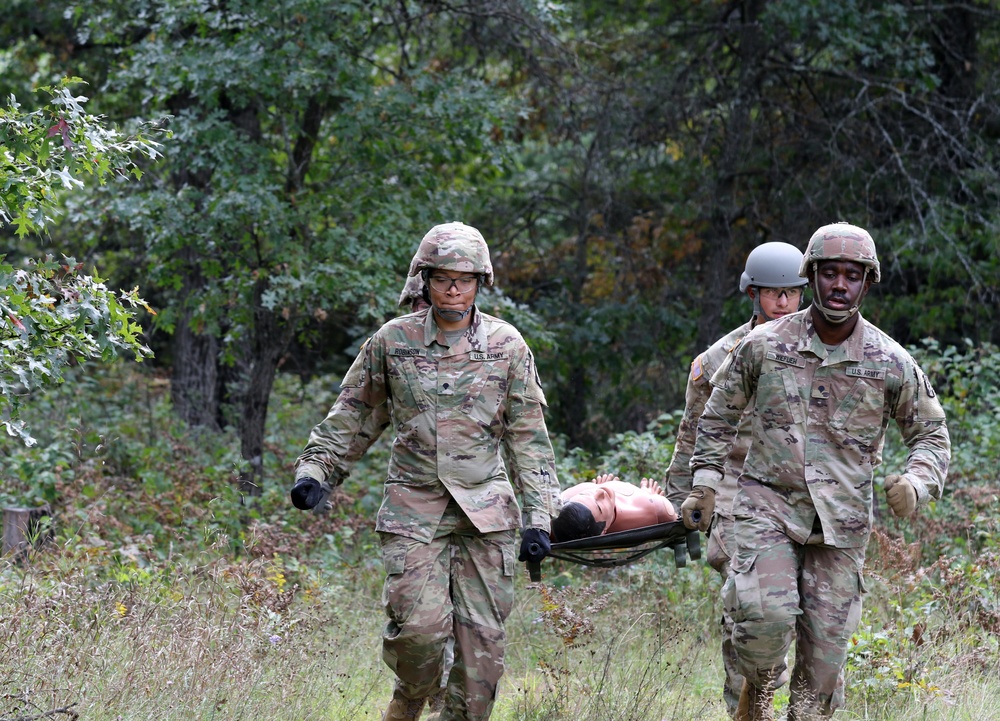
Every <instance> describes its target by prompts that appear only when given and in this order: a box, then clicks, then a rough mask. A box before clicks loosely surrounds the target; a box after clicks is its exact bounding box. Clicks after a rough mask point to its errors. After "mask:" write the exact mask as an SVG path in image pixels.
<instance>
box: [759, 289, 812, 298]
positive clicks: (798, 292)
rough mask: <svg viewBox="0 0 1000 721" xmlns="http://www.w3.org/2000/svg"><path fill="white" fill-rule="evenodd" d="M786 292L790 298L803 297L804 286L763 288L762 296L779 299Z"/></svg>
mask: <svg viewBox="0 0 1000 721" xmlns="http://www.w3.org/2000/svg"><path fill="white" fill-rule="evenodd" d="M782 294H784V295H785V297H786V298H788V300H798V299H799V298H801V297H802V288H761V289H760V297H761V298H767V299H768V300H777V299H778V298H780V297H781V295H782Z"/></svg>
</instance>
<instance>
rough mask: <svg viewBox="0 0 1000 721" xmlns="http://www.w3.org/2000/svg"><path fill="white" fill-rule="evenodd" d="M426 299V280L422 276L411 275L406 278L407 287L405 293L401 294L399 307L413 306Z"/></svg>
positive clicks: (404, 287)
mask: <svg viewBox="0 0 1000 721" xmlns="http://www.w3.org/2000/svg"><path fill="white" fill-rule="evenodd" d="M423 297H424V279H423V278H421V277H420V275H419V274H418V275H411V276H407V278H406V285H404V286H403V292H401V293H400V294H399V307H400V308H403V307H404V306H412V305H413V303H414V302H415V301H418V300H420V299H421V298H423Z"/></svg>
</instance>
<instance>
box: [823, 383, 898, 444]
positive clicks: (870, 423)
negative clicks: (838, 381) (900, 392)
mask: <svg viewBox="0 0 1000 721" xmlns="http://www.w3.org/2000/svg"><path fill="white" fill-rule="evenodd" d="M884 405H885V401H884V394H883V392H882V389H881V388H878V387H876V386H873V385H871V384H870V383H869V382H868V381H865V380H857V381H855V383H854V385H853V386H852V387H851V389H850V391H848V393H847V395H846V396H844V400H843V401H841V402H840V404H839V405H838V406H837V409H836V411H834V413H833V415H832V416H831V417H830V425H831V426H832V427H833V428H836V429H837V430H839V431H841V432H842V433H844V434H845V435H847V436H850V437H851V438H853V439H855V440H856V441H859V442H860V443H862V444H863V445H866V446H870V445H871V444H872V443H874V442H875V441H876V440H877V439H878V437H879V436H880V435H881V433H882V414H883V407H884Z"/></svg>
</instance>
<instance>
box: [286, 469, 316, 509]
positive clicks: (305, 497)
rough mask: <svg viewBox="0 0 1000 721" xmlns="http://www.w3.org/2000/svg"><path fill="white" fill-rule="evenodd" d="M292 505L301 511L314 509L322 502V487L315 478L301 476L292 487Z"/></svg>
mask: <svg viewBox="0 0 1000 721" xmlns="http://www.w3.org/2000/svg"><path fill="white" fill-rule="evenodd" d="M291 495H292V505H294V506H295V507H296V508H299V509H301V510H303V511H308V510H309V509H310V508H315V507H316V506H317V505H318V504H319V502H320V501H322V500H323V486H322V485H320V482H319V481H317V480H316V479H315V478H310V477H309V476H302V478H299V479H297V480H296V481H295V485H294V486H292V494H291Z"/></svg>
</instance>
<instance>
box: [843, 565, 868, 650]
mask: <svg viewBox="0 0 1000 721" xmlns="http://www.w3.org/2000/svg"><path fill="white" fill-rule="evenodd" d="M866 592H867V589H866V588H865V579H864V575H863V574H862V573H861V572H860V571H859V572H858V590H857V592H856V593H855V594H854V598H853V599H852V600H851V607H850V608H849V609H848V611H847V621H846V622H845V623H844V633H843V635H842V636H841V638H840V640H841V642H842V643H847V642H848V641H849V640H850V639H851V636H853V635H854V632H855V631H857V630H858V626H859V625H860V624H861V599H862V598H863V597H864V594H865V593H866Z"/></svg>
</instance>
